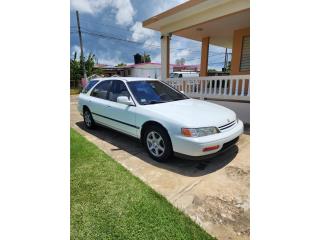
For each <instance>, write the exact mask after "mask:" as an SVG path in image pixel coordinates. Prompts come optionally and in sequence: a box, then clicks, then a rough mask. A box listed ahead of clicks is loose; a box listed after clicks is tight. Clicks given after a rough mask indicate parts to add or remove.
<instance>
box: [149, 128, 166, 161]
mask: <svg viewBox="0 0 320 240" xmlns="http://www.w3.org/2000/svg"><path fill="white" fill-rule="evenodd" d="M144 145H145V147H146V149H147V151H148V153H149V155H150V157H151V158H152V159H154V160H156V161H158V162H165V161H167V160H168V159H169V158H170V157H171V156H172V145H171V140H170V137H169V135H168V133H167V131H166V130H165V129H163V128H162V127H160V126H156V125H154V126H150V127H148V129H147V130H146V131H145V134H144Z"/></svg>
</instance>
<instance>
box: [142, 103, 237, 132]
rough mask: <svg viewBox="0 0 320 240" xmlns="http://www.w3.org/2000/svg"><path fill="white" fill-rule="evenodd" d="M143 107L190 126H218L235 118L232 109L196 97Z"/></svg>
mask: <svg viewBox="0 0 320 240" xmlns="http://www.w3.org/2000/svg"><path fill="white" fill-rule="evenodd" d="M144 107H145V108H146V109H148V110H150V111H152V112H154V113H156V114H159V115H162V116H163V117H165V118H167V119H171V120H173V121H175V122H178V123H180V124H181V125H182V126H185V127H190V128H192V127H193V128H197V127H209V126H216V127H219V126H222V125H225V124H227V123H229V122H232V121H234V120H235V119H236V114H235V113H234V112H233V111H232V110H230V109H228V108H225V107H223V106H220V105H217V104H214V103H210V102H206V101H201V100H196V99H186V100H180V101H173V102H167V103H158V104H151V105H146V106H144Z"/></svg>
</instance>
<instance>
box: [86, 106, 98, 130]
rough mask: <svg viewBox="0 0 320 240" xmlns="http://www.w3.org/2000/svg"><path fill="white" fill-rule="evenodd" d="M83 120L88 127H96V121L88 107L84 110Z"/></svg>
mask: <svg viewBox="0 0 320 240" xmlns="http://www.w3.org/2000/svg"><path fill="white" fill-rule="evenodd" d="M83 120H84V124H85V125H86V127H87V128H89V129H92V128H94V127H95V122H94V120H93V118H92V114H91V112H90V110H89V109H88V108H85V109H84V110H83Z"/></svg>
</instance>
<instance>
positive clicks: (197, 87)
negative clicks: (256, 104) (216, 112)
mask: <svg viewBox="0 0 320 240" xmlns="http://www.w3.org/2000/svg"><path fill="white" fill-rule="evenodd" d="M166 82H167V83H168V84H170V85H171V86H173V87H174V88H176V89H177V90H179V91H184V93H185V94H186V95H187V96H189V97H192V98H200V99H204V98H206V99H224V100H243V101H250V75H229V76H208V77H190V78H168V79H167V80H166ZM240 84H241V86H239V85H240ZM239 90H240V94H239Z"/></svg>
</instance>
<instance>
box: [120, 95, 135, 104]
mask: <svg viewBox="0 0 320 240" xmlns="http://www.w3.org/2000/svg"><path fill="white" fill-rule="evenodd" d="M117 102H118V103H122V104H125V105H128V106H134V103H133V101H132V100H131V99H129V98H128V97H127V96H119V97H117Z"/></svg>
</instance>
